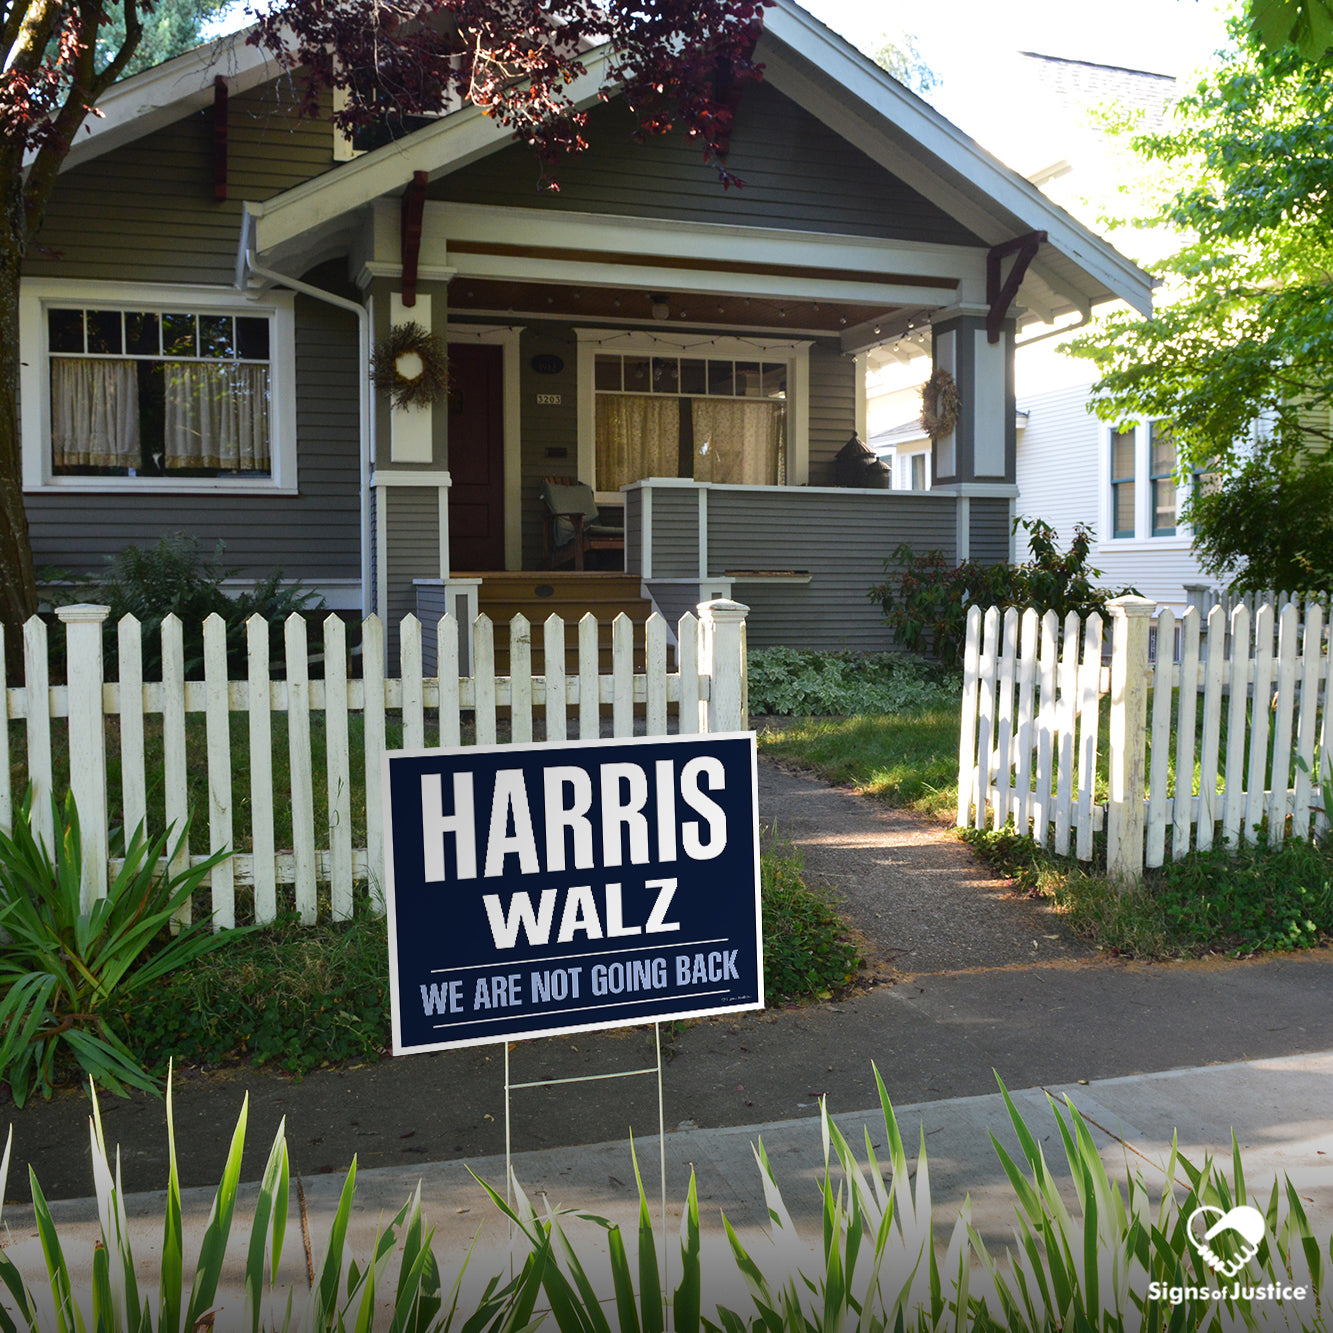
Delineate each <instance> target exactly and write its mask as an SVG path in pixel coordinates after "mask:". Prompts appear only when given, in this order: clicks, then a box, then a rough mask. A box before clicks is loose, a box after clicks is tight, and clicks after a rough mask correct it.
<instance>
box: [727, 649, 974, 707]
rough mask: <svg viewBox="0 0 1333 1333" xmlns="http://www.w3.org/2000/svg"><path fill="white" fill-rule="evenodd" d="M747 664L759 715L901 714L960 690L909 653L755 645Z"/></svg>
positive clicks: (934, 703)
mask: <svg viewBox="0 0 1333 1333" xmlns="http://www.w3.org/2000/svg"><path fill="white" fill-rule="evenodd" d="M746 668H747V673H748V678H749V679H748V688H749V701H750V712H751V713H759V714H766V713H772V714H778V715H782V716H790V715H793V714H794V715H796V716H801V717H808V716H820V715H834V716H839V717H845V716H847V715H849V714H853V713H877V714H881V715H899V714H904V713H912V712H917V711H919V710H920V709H922V708H929V707H931V706H939V705H942V704H945V703H948V702H950V701H953V700H956V699H957V697H958V691H959V688H960V687H959V684H958V682H957V681H956V680H953V679H950V678H949V677H947V676H945V675H943V674H942V673H941V672H940V671H939V670H938V668H936V667H934V666H932V664H930V663H928V662H926V661H925V660H923V659H922V658H919V657H914V656H913V655H912V654H910V653H853V652H814V651H808V650H804V649H799V648H756V649H754V650H753V651H751V652H750V653H749V654H748V655H747V657H746Z"/></svg>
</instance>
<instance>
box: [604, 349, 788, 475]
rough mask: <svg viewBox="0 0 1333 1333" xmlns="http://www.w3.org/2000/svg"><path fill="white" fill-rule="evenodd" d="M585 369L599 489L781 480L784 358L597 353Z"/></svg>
mask: <svg viewBox="0 0 1333 1333" xmlns="http://www.w3.org/2000/svg"><path fill="white" fill-rule="evenodd" d="M593 373H594V376H595V380H596V390H597V396H596V413H597V418H596V419H597V486H598V489H599V490H618V489H619V488H620V487H621V486H624V485H627V484H628V483H630V482H634V481H642V480H643V479H645V478H647V477H687V478H690V479H692V480H694V481H712V482H732V483H741V484H745V485H753V486H781V485H783V484H785V482H786V480H787V429H786V427H787V401H786V400H787V367H786V365H785V364H784V363H781V362H772V361H759V360H755V361H736V360H722V359H720V358H713V357H690V356H658V355H651V356H648V355H635V354H624V353H619V352H612V353H605V352H599V353H598V354H597V357H596V360H595V362H594V372H593Z"/></svg>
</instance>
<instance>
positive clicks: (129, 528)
mask: <svg viewBox="0 0 1333 1333" xmlns="http://www.w3.org/2000/svg"><path fill="white" fill-rule="evenodd" d="M759 58H760V59H761V60H762V62H763V64H764V68H765V77H764V80H763V82H762V83H759V84H756V85H752V86H750V87H748V88H747V89H746V90H745V92H744V94H743V97H742V99H741V101H740V104H739V109H738V112H737V116H736V122H735V128H734V132H733V135H732V139H731V149H730V155H729V159H728V164H729V166H730V169H731V170H732V171H733V172H734V173H735V174H736V175H737V176H738V177H740V178H741V180H743V181H744V183H745V184H744V188H743V189H739V190H738V189H731V190H723V189H722V188H721V186H720V185H719V183H718V180H717V177H716V173H715V171H714V170H713V168H712V167H710V166H709V165H707V164H705V163H704V162H703V161H702V160H701V155H700V153H699V151H698V148H697V146H695V145H693V144H691V143H689V142H687V141H686V140H684V139H683V138H678V137H670V136H668V137H666V138H662V139H654V140H651V141H649V142H648V143H646V144H644V145H636V144H635V143H634V142H633V141H632V138H631V134H630V129H631V126H630V122H629V118H628V116H627V114H626V113H625V112H624V111H623V109H622V108H621V107H620V106H619V105H617V104H616V103H615V102H614V101H612V102H610V103H606V104H596V103H595V99H594V96H593V94H594V91H595V88H596V86H597V83H598V81H599V68H598V59H597V56H596V54H595V53H594V54H593V56H592V57H591V58H590V60H589V62H588V63H589V65H590V70H589V75H588V77H587V81H586V82H587V86H586V89H584V88H581V87H576V89H575V91H576V93H577V94H579V95H584V94H586V97H585V100H586V102H587V103H588V104H589V105H592V106H593V107H594V109H593V111H592V123H591V126H590V130H589V134H588V138H589V140H590V142H591V144H592V147H591V148H590V149H589V151H587V152H585V153H583V154H582V155H580V156H577V157H575V158H572V159H571V160H569V161H568V162H567V163H566V164H565V165H564V166H563V168H562V171H561V184H562V188H561V190H560V192H559V193H558V194H549V193H543V192H540V191H539V189H538V170H537V166H536V164H535V162H534V160H533V159H532V157H531V156H530V154H529V152H528V151H527V150H526V149H525V148H524V147H522V146H520V145H516V144H514V143H513V142H512V141H511V139H510V138H509V136H507V135H506V134H505V133H503V132H502V131H500V130H499V129H498V128H497V126H496V125H495V124H494V123H493V122H492V121H491V120H489V119H488V118H487V117H486V116H484V115H483V114H481V113H479V112H478V111H477V110H476V109H475V108H472V107H463V108H461V109H457V110H454V111H452V112H451V113H449V114H442V115H440V116H439V117H438V118H435V119H432V120H429V121H427V122H425V123H424V124H423V125H422V126H421V127H420V128H418V129H416V130H415V132H412V133H410V134H406V135H404V136H403V137H400V138H398V139H397V140H396V141H392V142H388V143H385V144H383V145H382V146H380V147H377V148H373V149H371V150H369V151H358V148H357V147H356V145H354V144H352V143H349V142H348V141H347V140H346V139H344V138H342V137H340V136H338V135H337V134H335V133H334V131H333V130H332V128H331V126H330V125H329V123H328V122H327V121H325V120H321V119H318V118H300V117H298V116H297V114H296V112H295V109H294V105H293V100H294V98H293V90H292V86H291V81H290V80H289V79H287V78H285V77H280V76H279V73H278V71H276V70H274V69H273V68H272V67H271V66H269V65H267V64H266V63H265V62H264V60H263V58H262V57H261V56H260V55H259V54H258V53H257V52H256V50H255V49H254V48H252V47H249V46H246V45H245V44H244V41H243V38H231V39H224V40H223V41H221V42H219V43H217V44H214V45H213V46H209V47H205V48H201V49H200V50H198V51H196V52H192V53H190V54H188V55H185V56H182V57H179V58H178V59H176V60H173V61H171V62H170V63H168V64H165V65H163V66H160V67H158V68H156V69H154V70H151V71H148V72H147V73H144V74H141V75H138V76H136V77H135V78H133V79H129V80H127V81H126V82H124V83H123V84H121V85H119V86H117V87H116V88H115V89H114V90H113V91H112V92H111V94H110V95H109V96H108V97H107V98H106V99H105V100H104V102H103V104H102V111H103V116H102V117H101V118H100V119H97V120H93V121H90V122H89V129H88V131H87V132H86V133H85V134H84V135H83V136H82V137H81V138H80V140H79V142H78V144H77V146H76V147H75V149H74V151H73V152H72V153H71V154H70V156H69V160H68V163H67V166H66V169H65V173H64V176H63V178H62V180H61V183H60V185H59V188H58V189H57V192H56V195H55V199H54V202H53V204H52V206H51V209H50V213H49V215H48V219H47V222H46V225H45V228H44V230H43V232H42V235H41V237H40V242H41V245H40V248H34V250H33V253H32V256H31V259H30V262H29V263H28V266H27V269H26V272H25V278H24V282H23V288H22V329H23V333H22V337H23V349H22V350H23V361H24V363H25V369H24V378H23V382H22V385H21V399H22V412H23V441H24V466H25V494H26V499H27V506H28V513H29V517H30V520H31V525H32V532H33V541H34V546H35V549H36V552H37V558H38V562H39V564H48V565H60V566H66V567H75V568H80V567H82V568H96V567H97V566H98V565H100V563H101V560H102V558H103V557H104V556H105V555H106V554H107V553H109V552H113V551H115V550H117V549H119V548H120V547H122V546H124V545H126V544H129V543H138V544H143V543H147V542H151V541H153V540H155V539H156V538H157V537H159V536H160V535H162V534H164V533H168V532H176V531H184V532H188V533H192V534H195V535H197V536H198V537H199V538H201V539H202V540H203V541H204V542H205V543H208V544H211V543H212V542H214V541H215V540H217V539H219V538H221V539H223V540H225V542H226V544H227V558H228V562H229V563H231V564H234V565H236V566H239V567H241V568H242V569H243V571H244V572H245V573H246V574H247V575H248V576H252V577H258V576H260V575H262V574H264V573H267V572H269V571H271V570H272V569H273V568H275V567H281V568H282V569H283V570H284V572H285V573H286V574H287V575H288V576H289V577H300V578H301V579H303V580H305V581H306V582H307V583H309V584H311V585H313V586H315V587H317V588H318V589H319V590H320V591H321V592H322V593H323V594H324V595H325V597H326V598H327V599H328V601H329V603H330V605H332V606H335V607H340V608H345V609H356V610H361V611H365V612H370V611H378V612H379V613H381V614H384V615H387V616H388V617H389V619H390V620H391V621H392V622H396V621H397V619H398V618H400V617H401V616H402V615H404V614H405V613H407V612H409V611H413V610H418V609H420V610H421V612H422V613H423V614H425V615H435V614H438V613H439V612H440V611H441V610H442V609H445V608H448V609H450V610H456V611H470V610H472V609H473V608H475V607H476V605H477V604H478V599H480V604H481V606H482V608H483V609H491V610H493V611H495V612H496V613H497V614H502V615H507V614H509V613H510V611H512V610H513V609H519V608H522V609H525V610H526V611H528V613H529V614H530V615H544V614H545V611H544V610H542V609H541V608H542V607H545V608H546V609H548V610H549V609H551V608H559V609H563V610H567V611H572V612H581V611H583V610H586V609H588V607H589V606H593V607H594V608H595V607H596V605H597V603H598V599H603V604H605V599H607V598H610V599H612V602H611V604H613V605H615V606H617V607H618V606H620V605H626V604H633V605H635V606H638V607H639V608H643V607H646V606H647V605H649V602H648V601H647V600H644V599H651V600H652V602H655V603H656V605H657V606H659V607H660V608H661V609H662V610H663V611H664V612H665V613H667V615H668V616H669V617H670V618H673V619H674V617H675V616H676V615H678V614H679V613H680V612H681V611H682V610H683V609H685V608H687V607H691V606H693V605H694V604H695V603H696V602H697V601H699V600H700V599H701V598H702V597H705V596H717V595H730V596H733V597H735V598H736V599H737V600H739V601H742V602H745V603H746V604H748V605H749V606H750V607H751V609H752V610H751V616H750V622H749V624H750V628H749V639H750V643H751V644H753V645H763V644H774V643H788V644H792V645H794V646H812V647H813V646H821V647H843V646H845V647H853V648H872V647H880V646H884V644H885V639H886V632H885V630H884V628H883V625H882V623H881V620H880V616H879V612H878V609H877V608H875V607H873V606H872V605H871V604H870V603H869V602H868V601H867V599H866V597H865V590H866V588H867V586H868V585H869V584H871V583H872V582H875V581H876V580H878V579H879V578H880V577H881V575H882V565H883V561H884V560H885V558H886V557H887V556H888V555H889V554H890V553H891V552H892V551H893V550H894V548H895V547H896V546H897V545H898V544H899V543H900V542H903V541H908V542H911V543H912V544H913V545H915V546H916V547H917V548H918V549H923V550H924V549H929V548H936V547H938V548H942V549H943V550H944V551H945V552H946V553H947V554H948V555H950V556H952V557H957V558H962V557H965V556H972V557H975V558H982V559H989V560H1004V559H1007V558H1008V557H1009V555H1010V526H1011V522H1010V521H1011V516H1012V510H1013V502H1014V496H1015V486H1014V453H1015V448H1014V421H1015V417H1014V390H1013V348H1014V341H1015V335H1016V330H1017V329H1018V328H1020V327H1022V326H1025V325H1030V324H1033V323H1042V322H1050V321H1053V320H1056V319H1058V318H1060V317H1061V316H1066V315H1069V314H1071V313H1074V312H1085V311H1087V310H1088V309H1089V308H1090V307H1091V306H1093V305H1095V304H1097V303H1099V302H1104V301H1110V300H1113V299H1123V300H1126V301H1128V302H1129V303H1130V304H1131V305H1133V306H1134V307H1136V308H1137V309H1139V310H1142V311H1145V312H1146V311H1147V310H1148V309H1149V306H1150V279H1149V277H1148V276H1147V275H1146V274H1145V273H1143V272H1142V271H1140V270H1139V269H1137V268H1136V267H1135V266H1134V265H1133V264H1131V263H1129V262H1128V261H1127V260H1125V259H1124V258H1122V257H1121V256H1120V255H1119V254H1117V253H1116V252H1115V251H1114V250H1113V249H1111V248H1110V247H1109V246H1108V245H1106V244H1105V243H1104V242H1102V241H1101V240H1099V239H1098V238H1097V236H1095V235H1094V234H1093V233H1092V232H1090V231H1089V230H1088V229H1087V228H1085V227H1084V226H1082V225H1081V224H1079V223H1078V222H1076V221H1075V220H1074V219H1073V218H1071V217H1070V216H1069V215H1068V214H1066V213H1064V212H1063V211H1062V210H1061V209H1059V208H1058V207H1056V206H1055V205H1053V204H1052V203H1050V202H1049V201H1048V200H1047V199H1045V198H1044V197H1043V196H1042V195H1041V193H1040V192H1039V191H1038V190H1037V189H1035V188H1034V187H1033V186H1032V185H1030V184H1029V183H1028V182H1027V181H1025V180H1023V179H1021V178H1020V177H1019V176H1017V175H1016V174H1014V173H1013V172H1011V171H1010V170H1009V169H1008V168H1006V167H1004V166H1003V165H1002V164H1000V163H999V162H998V161H996V160H995V159H994V158H992V157H990V156H989V155H988V154H987V153H986V152H985V151H983V150H982V149H981V148H980V147H979V146H978V145H977V144H976V143H975V142H974V141H972V140H971V139H969V138H968V137H967V136H966V135H964V134H963V133H961V132H960V131H959V130H958V129H956V128H955V127H954V126H953V125H951V124H950V123H949V122H948V121H946V120H944V119H943V118H942V117H941V116H939V115H938V114H937V113H936V112H935V111H933V110H932V109H931V108H930V107H929V106H927V105H926V104H925V103H924V102H922V101H921V100H920V99H918V98H917V97H915V96H914V95H913V94H912V93H910V92H908V91H907V90H906V89H905V88H903V87H902V86H901V85H899V84H898V83H896V82H895V81H894V80H893V79H892V78H890V77H889V76H888V75H887V74H885V73H884V72H883V71H882V70H880V69H879V68H877V67H876V66H875V65H874V64H873V63H871V62H870V61H869V60H867V59H866V58H865V57H863V56H862V55H860V54H859V53H858V52H857V51H855V50H854V49H853V48H852V47H851V46H849V45H848V44H847V43H846V42H844V41H843V40H842V39H841V38H839V37H837V36H836V35H835V34H833V33H832V32H830V31H829V30H828V29H827V28H825V27H824V26H822V25H821V24H820V23H819V22H817V21H816V20H815V19H813V18H812V17H811V16H810V15H808V14H807V13H806V12H805V11H804V10H802V9H801V8H799V6H797V5H796V4H794V3H792V0H778V2H777V3H776V4H775V5H774V6H773V7H772V8H770V9H768V10H767V11H766V30H765V33H764V36H763V38H762V41H761V47H760V51H759ZM407 321H412V322H415V323H418V324H420V325H422V326H423V327H425V328H427V329H430V330H433V331H435V332H437V333H438V334H440V335H441V336H442V337H443V339H444V340H445V341H446V342H447V346H448V352H449V361H450V370H451V379H452V385H451V388H450V390H449V392H448V395H447V397H441V398H439V399H437V400H436V401H435V402H434V404H433V405H431V406H426V407H416V408H398V409H395V408H393V407H392V406H391V403H390V400H389V398H388V397H387V396H386V394H385V392H384V391H383V389H382V388H380V387H377V386H376V385H375V384H374V383H373V382H372V380H371V378H370V375H369V365H370V359H371V351H372V348H374V347H375V345H376V344H377V343H378V342H380V341H381V340H383V339H385V337H386V336H387V335H388V334H389V333H390V331H391V330H392V329H394V328H395V327H397V326H400V325H401V324H403V323H405V322H407ZM923 324H928V325H929V326H930V329H931V332H932V335H933V336H932V346H933V357H934V363H935V365H936V366H937V367H941V368H943V369H945V370H947V371H949V372H950V373H951V375H952V376H953V378H954V380H955V381H956V384H957V389H958V400H959V403H960V408H959V411H958V413H957V418H956V423H955V424H954V426H953V429H952V430H950V431H949V432H948V433H947V434H941V435H939V436H938V438H936V439H935V440H934V441H933V445H932V450H933V456H932V467H931V472H930V475H931V479H932V484H931V489H929V490H927V491H924V492H902V491H891V490H881V489H862V488H860V487H858V486H856V485H851V486H847V485H845V484H844V485H838V484H836V483H837V482H838V481H839V480H842V481H844V482H845V481H846V480H847V478H846V475H845V473H843V472H842V471H841V470H839V469H837V468H835V459H836V457H837V455H838V454H839V452H840V451H841V450H842V449H843V447H844V446H845V445H846V444H847V442H848V440H849V439H850V437H851V436H852V435H853V434H854V433H856V432H860V434H861V436H862V438H864V434H865V423H864V410H865V409H864V390H863V384H864V374H863V369H864V357H865V354H866V353H868V352H869V350H870V349H872V348H874V347H877V346H880V345H882V344H885V343H890V344H891V343H892V342H893V341H894V340H895V339H898V338H900V337H902V336H903V335H904V334H905V333H907V332H908V331H909V330H912V329H914V328H915V329H919V328H920V326H922V325H923ZM549 478H558V479H562V480H568V481H577V482H581V483H584V484H586V486H587V487H588V488H590V490H591V492H592V494H593V495H594V496H595V499H596V502H597V504H598V505H600V507H601V510H602V515H601V517H602V519H603V521H604V522H605V523H606V524H607V525H609V526H616V525H617V524H619V525H621V526H623V528H624V534H625V535H624V543H623V550H618V549H612V550H603V551H601V552H599V553H596V554H595V559H596V560H597V561H600V563H601V565H602V566H603V568H601V569H600V570H594V569H592V568H591V565H592V563H593V560H592V559H590V561H589V566H590V567H589V568H588V569H587V570H586V571H585V572H582V573H579V572H565V571H564V570H563V569H560V570H550V569H549V568H547V566H548V564H549V562H550V557H549V554H548V550H549V548H548V544H547V543H548V541H549V540H550V534H551V526H550V514H549V511H548V506H546V505H544V504H543V501H542V487H543V483H544V481H546V480H547V479H549ZM617 511H620V512H617ZM556 554H557V555H558V554H559V551H558V550H557V552H556Z"/></svg>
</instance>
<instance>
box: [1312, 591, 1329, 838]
mask: <svg viewBox="0 0 1333 1333" xmlns="http://www.w3.org/2000/svg"><path fill="white" fill-rule="evenodd" d="M1328 619H1329V624H1328V632H1329V642H1328V655H1327V656H1328V674H1327V675H1326V676H1325V677H1324V710H1323V714H1324V715H1323V719H1322V722H1321V726H1320V732H1319V764H1318V769H1319V777H1320V782H1321V786H1322V788H1323V790H1322V791H1321V792H1320V811H1319V815H1318V816H1317V818H1316V819H1315V821H1314V828H1315V832H1316V833H1317V834H1320V835H1321V836H1322V835H1324V834H1326V833H1328V831H1329V829H1330V828H1331V827H1333V810H1331V809H1329V807H1328V806H1326V805H1324V803H1323V792H1324V791H1328V790H1330V789H1333V717H1330V714H1333V610H1330V612H1329V618H1328ZM1311 767H1314V761H1313V759H1312V760H1311Z"/></svg>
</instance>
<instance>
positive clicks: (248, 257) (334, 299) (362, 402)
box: [236, 249, 372, 617]
mask: <svg viewBox="0 0 1333 1333" xmlns="http://www.w3.org/2000/svg"><path fill="white" fill-rule="evenodd" d="M245 269H246V271H247V272H250V273H253V274H255V275H256V276H258V277H261V278H267V279H268V281H269V282H272V283H274V284H276V285H277V286H279V287H287V288H289V289H290V290H291V291H294V292H299V293H300V294H301V295H302V296H309V297H311V298H312V299H313V300H316V301H323V302H324V303H325V304H326V305H331V306H336V307H337V308H338V309H339V310H349V311H351V313H352V314H354V315H355V316H356V320H357V334H358V339H357V340H358V345H359V347H360V352H361V366H360V372H359V373H358V375H357V377H356V384H357V396H358V400H359V401H358V417H359V434H360V440H359V442H358V445H357V453H358V455H359V456H360V471H361V614H362V616H363V617H364V616H368V615H369V614H370V608H371V605H372V598H371V578H370V425H371V421H370V383H369V377H370V311H368V310H367V309H366V307H365V306H363V305H361V304H360V303H359V302H357V301H353V300H350V299H349V298H348V297H346V296H335V295H334V294H333V293H332V292H326V291H325V290H324V289H323V288H322V287H314V286H312V285H311V284H310V283H308V282H302V281H300V279H299V278H289V277H287V275H286V274H284V273H278V272H275V271H274V270H273V269H271V268H267V267H265V266H264V265H263V264H261V263H260V262H259V260H258V259H257V258H256V257H255V252H254V251H253V250H250V249H246V250H245ZM236 285H237V286H238V287H240V288H241V290H242V291H245V286H244V275H243V274H238V281H237V284H236Z"/></svg>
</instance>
